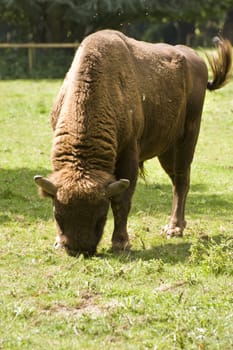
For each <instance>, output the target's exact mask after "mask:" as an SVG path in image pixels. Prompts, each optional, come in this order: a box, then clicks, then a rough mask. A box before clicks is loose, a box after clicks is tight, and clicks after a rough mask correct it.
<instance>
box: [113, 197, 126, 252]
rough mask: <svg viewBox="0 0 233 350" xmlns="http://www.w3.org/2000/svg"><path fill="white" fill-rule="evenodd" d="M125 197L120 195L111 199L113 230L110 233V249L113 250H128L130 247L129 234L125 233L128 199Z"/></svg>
mask: <svg viewBox="0 0 233 350" xmlns="http://www.w3.org/2000/svg"><path fill="white" fill-rule="evenodd" d="M127 197H128V196H127ZM127 197H126V196H124V195H122V196H118V198H114V199H112V201H111V206H112V212H113V216H114V231H113V235H112V249H113V250H114V251H119V250H128V249H129V248H130V243H129V236H128V233H127V219H128V214H129V211H130V201H129V199H128V198H127Z"/></svg>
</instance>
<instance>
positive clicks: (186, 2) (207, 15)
mask: <svg viewBox="0 0 233 350" xmlns="http://www.w3.org/2000/svg"><path fill="white" fill-rule="evenodd" d="M103 28H113V29H117V30H120V31H122V32H124V33H125V34H128V35H130V36H132V37H134V38H136V39H141V40H146V41H151V42H167V43H171V44H177V43H179V44H187V45H190V46H194V47H197V46H204V47H206V46H211V45H212V39H213V37H214V36H216V35H218V34H221V35H222V36H224V37H227V38H228V39H230V40H231V42H233V0H224V1H219V0H166V1H165V0H1V1H0V43H17V42H18V43H27V42H35V43H42V42H43V43H51V42H59V43H65V42H80V41H81V40H82V39H83V38H84V37H85V36H86V35H88V34H90V33H92V32H95V31H97V30H99V29H103ZM0 50H1V54H0V78H1V79H6V78H22V77H24V78H26V77H29V76H32V77H34V78H62V77H63V76H64V74H65V72H66V71H67V69H68V67H69V65H70V62H71V60H72V58H73V55H74V49H36V52H35V63H34V65H33V70H32V71H30V72H29V71H28V56H27V55H28V51H27V49H19V48H14V49H12V48H7V49H2V48H1V49H0Z"/></svg>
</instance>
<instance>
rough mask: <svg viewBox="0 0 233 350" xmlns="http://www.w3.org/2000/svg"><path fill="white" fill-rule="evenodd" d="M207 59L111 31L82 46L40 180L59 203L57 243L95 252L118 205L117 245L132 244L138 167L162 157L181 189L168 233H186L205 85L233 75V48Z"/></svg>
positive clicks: (56, 112)
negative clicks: (130, 229)
mask: <svg viewBox="0 0 233 350" xmlns="http://www.w3.org/2000/svg"><path fill="white" fill-rule="evenodd" d="M216 46H217V47H216V55H214V56H211V57H207V58H208V60H209V64H210V68H211V69H212V73H213V79H212V81H208V70H207V65H206V63H205V61H204V60H203V59H202V58H200V57H199V56H198V55H197V53H196V52H195V51H193V50H192V49H190V48H188V47H186V46H182V45H177V46H170V45H167V44H150V43H145V42H140V41H136V40H134V39H132V38H128V37H126V36H125V35H123V34H122V33H120V32H117V31H112V30H103V31H99V32H97V33H95V34H92V35H90V36H88V37H87V38H86V39H85V40H84V41H83V42H82V43H81V45H80V47H79V49H78V50H77V53H76V55H75V57H74V60H73V63H72V65H71V68H70V70H69V72H68V73H67V76H66V78H65V80H64V83H63V85H62V87H61V89H60V92H59V94H58V97H57V99H56V101H55V104H54V107H53V109H52V112H51V124H52V128H53V130H54V138H53V146H52V157H51V158H52V166H53V173H52V174H51V175H50V176H49V177H48V178H45V177H43V176H39V175H37V176H35V181H36V183H37V185H39V187H40V192H41V194H42V195H44V196H48V197H51V198H52V201H53V207H54V217H55V221H56V225H57V232H58V234H57V243H56V245H57V246H62V247H65V249H66V250H67V252H68V253H69V254H71V255H74V256H76V255H77V254H79V253H84V254H90V255H92V254H94V253H95V252H96V249H97V245H98V243H99V241H100V239H101V237H102V234H103V229H104V225H105V221H106V217H107V213H108V209H109V205H110V204H111V207H112V211H113V216H114V232H113V235H112V246H113V249H117V250H124V249H127V248H128V247H129V238H128V234H127V218H128V214H129V210H130V205H131V199H132V195H133V192H134V189H135V185H136V181H137V176H138V169H139V168H141V169H143V162H144V161H145V160H147V159H150V158H152V157H158V159H159V161H160V163H161V165H162V167H163V168H164V170H165V171H166V172H167V174H168V175H169V177H170V179H171V181H172V185H173V204H172V213H171V218H170V222H169V223H168V225H166V226H165V228H164V232H165V234H166V235H167V236H168V237H173V236H182V235H183V230H184V228H185V202H186V196H187V193H188V190H189V182H190V166H191V162H192V159H193V154H194V150H195V146H196V142H197V139H198V134H199V129H200V122H201V114H202V108H203V103H204V98H205V92H206V89H209V90H215V89H218V88H221V87H222V86H223V85H224V84H226V82H227V81H228V79H229V76H230V72H231V65H232V48H231V45H230V43H229V41H227V40H223V39H221V38H220V39H219V40H218V42H217V45H216Z"/></svg>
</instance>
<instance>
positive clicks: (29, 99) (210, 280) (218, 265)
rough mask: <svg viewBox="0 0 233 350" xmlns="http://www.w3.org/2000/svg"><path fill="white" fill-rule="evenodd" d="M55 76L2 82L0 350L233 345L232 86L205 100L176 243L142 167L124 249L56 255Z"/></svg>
mask: <svg viewBox="0 0 233 350" xmlns="http://www.w3.org/2000/svg"><path fill="white" fill-rule="evenodd" d="M60 84H61V81H22V80H19V81H2V82H0V240H1V245H0V268H1V271H0V278H1V289H0V310H1V311H0V321H1V324H0V349H9V350H15V349H26V350H27V349H28V350H29V349H30V350H31V349H33V350H36V349H38V350H39V349H40V350H41V349H51V350H53V349H56V350H57V349H59V350H60V349H64V350H65V349H69V350H72V349H87V350H92V349H105V350H109V349H111V350H113V349H123V350H129V349H132V350H139V349H140V350H142V349H153V350H157V349H158V350H175V349H187V350H191V349H198V350H207V349H210V350H217V349H219V350H230V349H233V99H232V96H233V83H232V82H231V83H230V84H229V85H227V86H226V87H225V88H223V89H222V90H219V91H217V92H213V93H209V92H208V93H207V96H206V102H205V108H204V114H203V122H202V128H201V134H200V138H199V142H198V146H197V150H196V153H195V159H194V162H193V167H192V177H191V189H190V194H189V197H188V201H187V212H186V218H187V221H188V226H187V229H186V232H185V236H184V238H182V239H181V238H178V239H174V240H173V239H172V240H166V239H165V238H163V237H161V236H160V234H159V233H160V229H161V227H162V226H163V225H165V224H166V223H167V220H168V217H169V214H170V206H171V186H170V182H169V179H168V178H167V176H166V175H165V174H164V173H163V171H162V170H161V168H160V166H159V164H158V161H157V160H155V159H154V160H151V161H149V162H148V163H147V164H146V169H147V179H146V182H144V181H143V180H142V179H139V181H138V185H137V189H136V193H135V195H134V200H133V206H132V210H131V214H130V217H129V233H130V236H131V240H132V251H131V252H130V253H125V254H121V255H114V254H113V253H111V252H110V251H109V248H110V240H111V230H112V225H113V223H112V215H111V213H109V219H108V222H107V225H106V228H105V233H104V236H103V239H102V241H101V244H100V246H99V251H98V255H97V256H96V257H94V258H91V259H84V258H83V257H82V256H80V257H79V258H78V259H75V258H72V257H68V256H66V254H65V253H64V252H62V251H60V252H59V251H55V250H54V249H53V243H54V240H55V227H54V222H53V218H52V208H51V203H50V201H49V200H41V199H40V198H39V197H38V195H37V188H36V186H35V185H34V182H33V176H34V175H35V174H44V175H46V174H48V173H49V172H50V169H51V168H50V159H49V158H50V148H51V140H52V132H51V129H50V124H49V119H48V114H49V110H50V108H51V105H52V102H53V99H54V97H55V96H56V94H57V92H58V89H59V87H60Z"/></svg>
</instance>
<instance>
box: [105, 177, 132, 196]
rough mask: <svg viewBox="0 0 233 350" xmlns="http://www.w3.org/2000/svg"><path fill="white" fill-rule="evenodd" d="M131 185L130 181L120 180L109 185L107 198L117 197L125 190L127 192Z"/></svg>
mask: <svg viewBox="0 0 233 350" xmlns="http://www.w3.org/2000/svg"><path fill="white" fill-rule="evenodd" d="M129 185H130V181H129V180H127V179H120V180H118V181H115V182H112V183H111V184H109V185H108V187H107V189H106V196H107V197H108V198H110V197H113V196H116V195H117V194H120V193H121V192H123V191H124V190H126V189H127V188H128V187H129Z"/></svg>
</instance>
